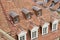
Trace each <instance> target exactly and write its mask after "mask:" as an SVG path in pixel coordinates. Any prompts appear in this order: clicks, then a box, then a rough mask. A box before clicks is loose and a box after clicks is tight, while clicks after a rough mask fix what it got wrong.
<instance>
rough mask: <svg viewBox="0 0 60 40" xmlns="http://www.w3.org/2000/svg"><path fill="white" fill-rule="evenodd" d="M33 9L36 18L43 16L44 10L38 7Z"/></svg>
mask: <svg viewBox="0 0 60 40" xmlns="http://www.w3.org/2000/svg"><path fill="white" fill-rule="evenodd" d="M32 9H33V10H34V12H35V14H36V16H41V15H42V9H41V8H39V7H37V6H33V7H32Z"/></svg>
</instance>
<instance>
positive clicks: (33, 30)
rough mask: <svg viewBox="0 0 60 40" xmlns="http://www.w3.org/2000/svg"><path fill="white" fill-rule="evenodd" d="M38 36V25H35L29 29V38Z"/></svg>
mask: <svg viewBox="0 0 60 40" xmlns="http://www.w3.org/2000/svg"><path fill="white" fill-rule="evenodd" d="M37 38H38V27H37V26H35V27H34V28H33V29H32V30H31V40H35V39H37Z"/></svg>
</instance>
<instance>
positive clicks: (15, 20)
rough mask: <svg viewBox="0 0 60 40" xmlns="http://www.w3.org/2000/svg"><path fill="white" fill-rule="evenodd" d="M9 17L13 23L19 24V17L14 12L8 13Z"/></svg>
mask: <svg viewBox="0 0 60 40" xmlns="http://www.w3.org/2000/svg"><path fill="white" fill-rule="evenodd" d="M10 17H11V19H12V21H13V23H18V22H19V15H18V14H17V13H16V12H14V11H11V12H10Z"/></svg>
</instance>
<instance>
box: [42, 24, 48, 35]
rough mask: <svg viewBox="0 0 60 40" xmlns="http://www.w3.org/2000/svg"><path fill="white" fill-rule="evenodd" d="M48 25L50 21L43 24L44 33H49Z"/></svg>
mask: <svg viewBox="0 0 60 40" xmlns="http://www.w3.org/2000/svg"><path fill="white" fill-rule="evenodd" d="M48 25H49V23H45V24H44V25H43V26H42V35H45V34H47V33H48Z"/></svg>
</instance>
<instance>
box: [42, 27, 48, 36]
mask: <svg viewBox="0 0 60 40" xmlns="http://www.w3.org/2000/svg"><path fill="white" fill-rule="evenodd" d="M42 31H43V35H44V34H47V33H48V32H47V31H48V28H47V27H45V28H43V30H42Z"/></svg>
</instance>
